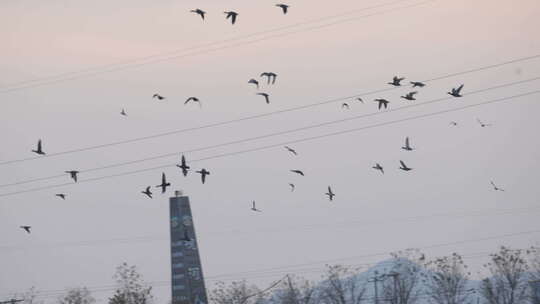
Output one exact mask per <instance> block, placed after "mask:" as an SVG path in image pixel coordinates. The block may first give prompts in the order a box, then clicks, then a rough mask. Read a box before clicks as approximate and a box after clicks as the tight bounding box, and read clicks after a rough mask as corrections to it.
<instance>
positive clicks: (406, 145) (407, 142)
mask: <svg viewBox="0 0 540 304" xmlns="http://www.w3.org/2000/svg"><path fill="white" fill-rule="evenodd" d="M405 147H407V148H409V147H410V146H409V137H405Z"/></svg>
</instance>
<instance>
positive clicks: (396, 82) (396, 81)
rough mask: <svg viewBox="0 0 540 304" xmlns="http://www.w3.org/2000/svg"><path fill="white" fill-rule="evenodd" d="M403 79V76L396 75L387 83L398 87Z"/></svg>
mask: <svg viewBox="0 0 540 304" xmlns="http://www.w3.org/2000/svg"><path fill="white" fill-rule="evenodd" d="M403 79H405V78H404V77H401V78H398V77H397V76H394V78H392V82H389V83H388V84H391V85H393V86H396V87H399V86H401V81H402V80H403Z"/></svg>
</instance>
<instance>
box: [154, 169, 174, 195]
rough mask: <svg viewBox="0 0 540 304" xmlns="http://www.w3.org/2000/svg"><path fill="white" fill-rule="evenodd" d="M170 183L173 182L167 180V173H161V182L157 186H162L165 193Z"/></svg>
mask: <svg viewBox="0 0 540 304" xmlns="http://www.w3.org/2000/svg"><path fill="white" fill-rule="evenodd" d="M170 185H171V183H168V182H167V178H166V177H165V173H161V184H160V185H157V186H156V188H161V193H165V191H167V187H169V186H170Z"/></svg>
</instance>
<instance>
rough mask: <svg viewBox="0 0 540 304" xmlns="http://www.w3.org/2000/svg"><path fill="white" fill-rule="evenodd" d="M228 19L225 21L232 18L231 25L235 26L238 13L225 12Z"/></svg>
mask: <svg viewBox="0 0 540 304" xmlns="http://www.w3.org/2000/svg"><path fill="white" fill-rule="evenodd" d="M224 13H225V14H226V15H227V17H226V18H225V19H229V18H231V23H232V24H234V23H235V22H236V18H237V17H238V13H237V12H233V11H229V12H224Z"/></svg>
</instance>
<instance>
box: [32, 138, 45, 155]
mask: <svg viewBox="0 0 540 304" xmlns="http://www.w3.org/2000/svg"><path fill="white" fill-rule="evenodd" d="M32 152H34V153H37V154H39V155H45V152H43V149H42V148H41V139H39V140H38V142H37V149H36V150H32Z"/></svg>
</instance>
